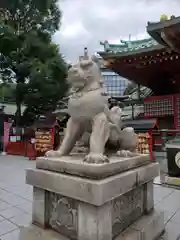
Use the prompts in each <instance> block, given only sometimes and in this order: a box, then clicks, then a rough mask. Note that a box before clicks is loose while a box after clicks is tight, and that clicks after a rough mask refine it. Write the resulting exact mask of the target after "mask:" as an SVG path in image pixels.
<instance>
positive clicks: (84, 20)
mask: <svg viewBox="0 0 180 240" xmlns="http://www.w3.org/2000/svg"><path fill="white" fill-rule="evenodd" d="M59 7H60V9H61V10H62V12H63V17H62V21H61V22H62V24H61V28H60V31H58V32H57V33H56V34H55V36H54V41H55V42H56V43H57V44H59V45H60V51H61V52H62V53H63V54H64V55H65V57H66V59H68V60H71V61H75V60H77V59H78V56H79V55H81V54H82V53H83V49H84V47H88V49H89V51H90V52H91V53H92V52H95V51H98V50H101V49H102V48H101V46H100V45H99V41H101V40H102V41H104V40H108V41H109V42H119V41H120V39H127V38H128V36H129V34H131V35H132V36H133V37H134V38H137V39H138V38H143V37H147V36H148V35H147V33H146V24H147V22H148V21H159V19H160V16H161V15H162V14H164V13H165V14H167V15H175V16H179V15H180V1H179V0H158V1H157V0H89V1H87V0H86V1H85V0H59Z"/></svg>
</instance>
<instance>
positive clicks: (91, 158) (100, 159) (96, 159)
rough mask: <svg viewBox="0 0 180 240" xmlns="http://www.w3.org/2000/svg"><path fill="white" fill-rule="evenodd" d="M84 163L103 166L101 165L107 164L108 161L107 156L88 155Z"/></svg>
mask: <svg viewBox="0 0 180 240" xmlns="http://www.w3.org/2000/svg"><path fill="white" fill-rule="evenodd" d="M84 162H86V163H95V164H103V163H109V159H108V157H107V156H105V155H103V154H94V153H89V154H88V155H87V156H86V157H85V158H84Z"/></svg>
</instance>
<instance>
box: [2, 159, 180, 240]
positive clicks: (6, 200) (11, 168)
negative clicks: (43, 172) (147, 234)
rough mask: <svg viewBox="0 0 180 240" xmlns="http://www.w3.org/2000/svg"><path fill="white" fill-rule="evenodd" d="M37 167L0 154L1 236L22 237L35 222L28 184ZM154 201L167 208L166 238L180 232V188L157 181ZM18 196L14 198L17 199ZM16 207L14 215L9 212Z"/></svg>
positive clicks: (16, 239)
mask: <svg viewBox="0 0 180 240" xmlns="http://www.w3.org/2000/svg"><path fill="white" fill-rule="evenodd" d="M27 168H35V162H34V161H28V159H26V158H23V157H18V156H16V157H12V156H0V239H1V240H19V227H20V226H28V225H29V224H30V223H31V211H32V187H31V186H28V185H26V184H25V170H26V169H27ZM154 197H155V199H154V202H155V207H156V209H158V210H161V211H165V214H164V216H165V223H166V231H167V233H166V234H165V236H164V238H161V239H164V240H178V239H177V237H178V236H179V235H180V227H179V226H180V190H176V189H173V188H166V187H162V186H159V185H154ZM13 199H14V201H13ZM9 209H13V215H14V216H12V215H11V214H10V215H8V213H9V212H10V210H9Z"/></svg>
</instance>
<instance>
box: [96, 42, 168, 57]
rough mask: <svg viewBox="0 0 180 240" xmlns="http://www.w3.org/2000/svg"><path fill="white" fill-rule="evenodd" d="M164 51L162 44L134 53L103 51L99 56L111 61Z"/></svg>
mask: <svg viewBox="0 0 180 240" xmlns="http://www.w3.org/2000/svg"><path fill="white" fill-rule="evenodd" d="M164 49H166V47H164V46H163V45H161V44H157V45H156V46H151V47H147V48H141V49H137V50H134V51H128V52H112V51H109V52H105V51H101V52H98V54H99V55H100V56H101V57H102V58H103V59H110V58H119V57H129V56H134V55H138V54H144V53H149V52H152V51H156V50H164Z"/></svg>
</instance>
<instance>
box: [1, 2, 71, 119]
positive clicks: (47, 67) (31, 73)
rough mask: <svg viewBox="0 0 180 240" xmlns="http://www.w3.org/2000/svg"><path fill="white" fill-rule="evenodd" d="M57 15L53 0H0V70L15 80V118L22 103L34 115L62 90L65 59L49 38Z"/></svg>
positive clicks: (50, 105)
mask: <svg viewBox="0 0 180 240" xmlns="http://www.w3.org/2000/svg"><path fill="white" fill-rule="evenodd" d="M60 18H61V12H60V11H59V9H58V7H57V0H6V1H4V0H3V1H0V73H1V75H2V76H3V80H4V81H8V82H9V81H14V82H16V96H15V97H16V104H17V119H18V120H19V119H20V117H21V104H22V103H26V104H27V106H28V107H27V109H26V111H25V115H26V116H28V112H29V111H31V114H30V115H33V118H35V117H36V116H37V115H38V114H41V113H42V112H43V111H46V110H51V109H54V108H55V105H56V103H57V101H58V100H59V99H60V98H61V97H62V96H63V94H64V93H65V91H66V88H67V86H66V83H65V78H66V72H67V67H66V63H65V62H64V60H63V58H62V57H61V55H60V53H59V49H58V47H57V46H56V45H55V44H53V43H52V41H51V36H52V34H53V33H55V31H56V30H58V28H59V23H60ZM18 122H19V121H18Z"/></svg>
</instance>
